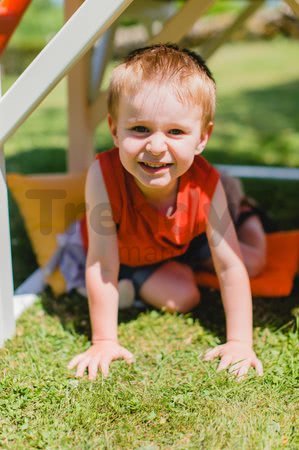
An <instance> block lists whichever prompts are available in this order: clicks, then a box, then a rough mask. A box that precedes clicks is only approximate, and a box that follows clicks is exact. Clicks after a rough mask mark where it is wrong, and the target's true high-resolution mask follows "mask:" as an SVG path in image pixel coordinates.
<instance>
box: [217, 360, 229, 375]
mask: <svg viewBox="0 0 299 450" xmlns="http://www.w3.org/2000/svg"><path fill="white" fill-rule="evenodd" d="M231 362H232V357H231V356H223V357H222V358H221V361H220V363H219V366H218V367H217V372H220V370H224V369H226V368H227V367H228V366H229V365H230V363H231Z"/></svg>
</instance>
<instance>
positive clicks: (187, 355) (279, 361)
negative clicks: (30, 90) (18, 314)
mask: <svg viewBox="0 0 299 450" xmlns="http://www.w3.org/2000/svg"><path fill="white" fill-rule="evenodd" d="M277 55H279V57H278V56H277ZM210 66H211V69H212V71H213V72H214V75H215V77H216V80H217V83H218V92H219V96H218V112H217V118H216V127H215V133H214V135H213V137H212V139H211V142H210V144H209V147H208V148H207V150H206V152H205V156H206V157H207V158H208V159H209V160H210V161H212V162H218V163H236V164H241V163H250V164H271V165H285V166H292V167H295V166H297V167H298V166H299V153H298V148H299V126H298V124H299V109H298V98H299V76H298V74H299V59H298V42H295V41H293V42H291V41H286V40H284V39H278V40H276V41H273V42H254V43H250V44H249V43H246V44H244V43H240V44H234V45H227V46H226V47H224V48H223V49H221V50H220V51H219V53H217V54H216V55H215V57H214V58H212V59H211V62H210ZM12 81H13V80H12V79H5V89H6V88H7V87H8V86H9V85H10V83H11V82H12ZM64 105H65V85H64V83H63V82H62V83H61V84H60V85H59V86H58V87H57V88H56V89H55V90H54V92H53V93H52V94H51V95H50V96H49V97H48V98H47V100H45V101H44V102H43V104H42V105H41V107H40V108H39V109H38V110H37V111H36V112H35V113H34V114H32V116H31V117H30V118H29V119H28V121H27V122H26V123H25V124H24V125H23V126H22V127H21V128H20V129H19V130H18V131H17V132H16V133H15V135H14V136H13V137H12V138H11V139H10V140H9V141H8V142H7V144H6V157H7V159H6V162H7V170H8V171H17V172H22V173H30V172H55V171H64V170H65V148H66V145H67V140H66V118H65V113H64V110H63V107H64ZM110 145H111V141H110V138H109V136H108V133H107V128H106V126H105V125H104V126H101V127H100V130H99V132H98V134H97V148H98V149H99V150H104V149H105V148H107V146H110ZM245 184H246V190H247V191H248V192H249V193H250V194H251V195H253V196H255V197H256V198H257V199H258V200H259V201H260V203H261V205H262V206H264V207H265V208H266V209H267V210H268V211H269V213H270V214H271V215H272V217H273V218H274V220H275V221H276V223H277V226H278V228H281V229H282V228H283V229H292V228H299V212H298V200H297V193H298V188H299V182H282V181H280V182H278V181H273V180H269V181H258V182H256V180H247V181H246V183H245ZM10 206H11V210H10V211H11V233H12V252H13V262H14V276H15V284H16V286H17V285H18V284H19V283H20V282H21V281H22V280H23V279H24V278H25V277H26V276H28V275H29V274H30V273H31V272H32V270H33V269H34V268H35V266H36V263H35V259H34V256H33V254H32V251H31V247H30V244H29V242H28V239H27V236H26V233H25V229H24V226H23V224H22V220H21V218H20V216H19V214H18V211H17V208H16V205H15V204H14V202H13V200H12V199H11V198H10ZM202 294H203V295H202V297H203V300H202V303H201V304H200V306H199V307H198V308H197V310H196V311H195V312H194V314H192V315H191V314H190V315H186V316H183V315H170V314H165V313H162V312H157V311H155V310H152V309H148V310H146V311H144V312H140V311H138V310H135V309H133V310H130V311H127V312H122V313H121V314H120V317H119V322H120V327H119V330H120V340H121V342H122V343H123V345H124V346H126V347H127V348H128V349H130V350H131V351H132V352H133V353H134V354H135V356H136V363H135V364H134V365H133V366H131V367H129V368H128V367H127V366H126V364H125V363H124V362H117V363H114V364H113V366H112V370H111V375H110V377H109V378H108V379H107V380H105V381H104V380H102V378H101V377H99V378H98V380H97V381H95V382H93V383H90V382H88V381H87V380H82V381H78V380H76V379H74V378H73V377H72V374H71V373H70V372H69V371H68V370H67V369H66V365H67V363H68V361H69V360H70V358H71V357H72V356H73V355H74V354H76V353H78V352H80V351H82V350H84V349H86V348H87V347H88V345H89V344H88V338H89V333H90V331H89V321H88V311H87V305H86V302H85V301H84V300H83V299H82V298H81V297H79V296H77V295H75V294H74V295H71V296H61V297H59V298H58V299H55V298H53V295H52V294H51V292H50V291H47V292H45V293H44V294H43V295H42V296H41V299H40V301H39V303H38V304H36V305H35V306H34V307H32V308H31V309H30V310H28V311H27V312H26V313H25V314H24V315H23V316H22V318H21V319H20V320H19V321H18V326H17V335H16V337H15V338H14V339H12V340H11V341H9V342H7V344H6V346H5V348H4V349H1V350H0V374H1V376H0V393H1V395H0V448H3V449H23V448H24V449H32V448H40V449H51V450H52V449H78V450H79V449H80V450H81V449H102V448H103V449H131V448H132V449H140V450H141V449H142V450H156V449H157V450H158V449H186V448H188V449H208V450H215V449H236V450H239V449H244V450H245V449H246V450H247V449H252V450H256V449H257V450H259V449H260V450H264V449H281V448H285V449H290V450H293V449H296V448H299V432H298V430H299V419H298V417H299V414H298V409H299V395H298V381H299V379H298V374H299V357H298V353H299V352H298V330H299V308H298V297H299V282H298V280H296V283H295V287H294V291H293V293H292V295H291V296H290V297H288V298H279V299H261V298H258V299H255V300H254V339H255V348H256V351H257V353H258V356H259V357H260V358H261V359H262V361H263V363H264V371H265V375H264V377H263V378H257V377H255V376H254V374H253V372H252V373H251V374H250V376H249V377H248V378H247V379H246V380H245V381H243V382H242V383H236V382H235V381H234V380H233V379H232V378H231V377H230V376H229V375H228V374H227V373H217V372H216V370H215V369H216V366H217V364H216V363H203V362H202V361H201V359H200V355H201V354H202V353H203V352H204V351H205V349H207V348H208V347H209V346H213V345H215V344H217V343H219V342H223V340H224V336H225V328H224V315H223V310H222V306H221V301H220V298H219V294H218V293H215V292H212V291H209V290H204V291H203V292H202Z"/></svg>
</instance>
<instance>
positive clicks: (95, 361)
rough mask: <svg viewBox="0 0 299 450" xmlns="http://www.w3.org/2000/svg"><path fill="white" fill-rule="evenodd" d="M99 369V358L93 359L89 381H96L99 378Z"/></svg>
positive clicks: (89, 371)
mask: <svg viewBox="0 0 299 450" xmlns="http://www.w3.org/2000/svg"><path fill="white" fill-rule="evenodd" d="M98 368H99V359H98V358H93V359H92V360H91V361H90V363H89V366H88V379H89V380H95V379H96V377H97V373H98Z"/></svg>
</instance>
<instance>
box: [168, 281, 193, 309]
mask: <svg viewBox="0 0 299 450" xmlns="http://www.w3.org/2000/svg"><path fill="white" fill-rule="evenodd" d="M199 301H200V292H199V290H198V288H197V286H196V285H195V284H190V285H188V286H187V285H185V286H182V287H181V289H179V290H178V291H177V294H176V295H175V296H173V298H170V299H169V300H167V302H166V305H165V306H166V309H167V310H168V311H170V312H178V313H187V312H189V311H191V310H192V309H193V308H195V307H196V306H197V305H198V304H199Z"/></svg>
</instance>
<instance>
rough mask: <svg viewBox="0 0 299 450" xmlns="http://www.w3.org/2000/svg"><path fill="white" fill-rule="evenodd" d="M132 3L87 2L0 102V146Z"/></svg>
mask: <svg viewBox="0 0 299 450" xmlns="http://www.w3.org/2000/svg"><path fill="white" fill-rule="evenodd" d="M132 1H133V0H101V1H99V0H85V2H84V3H83V4H82V6H81V7H80V8H79V9H78V10H77V11H76V12H75V14H74V15H73V16H72V17H71V18H70V20H69V21H68V22H67V23H66V24H65V25H64V26H63V27H62V29H61V30H60V31H59V32H58V33H57V34H56V36H55V37H54V38H53V39H52V40H51V41H50V42H49V44H48V45H47V46H46V47H45V48H44V49H43V51H42V52H41V53H40V54H39V55H38V56H37V57H36V58H35V60H34V61H33V62H32V63H31V64H30V66H29V67H28V68H27V69H26V70H25V72H24V73H23V74H22V75H21V77H20V78H19V79H18V80H17V81H16V82H15V83H14V85H13V86H12V87H11V88H10V89H9V90H8V91H7V92H6V94H5V95H4V96H3V97H2V99H1V100H0V144H1V143H4V142H5V140H6V139H7V138H8V137H9V136H10V135H11V134H12V133H13V132H14V131H15V130H16V129H17V128H18V127H19V126H20V125H21V123H22V122H23V121H24V120H25V119H26V118H27V117H28V116H29V115H30V113H31V112H32V111H33V110H34V109H35V108H36V107H37V106H38V104H39V103H40V102H41V101H42V100H43V99H44V98H45V97H46V96H47V94H48V93H49V92H50V91H51V90H52V89H53V88H54V86H55V85H56V84H57V83H58V82H59V81H60V80H61V79H62V78H63V76H64V75H65V74H66V73H67V72H68V71H69V70H70V68H71V67H72V66H73V65H74V64H75V63H76V62H77V61H78V60H79V59H80V58H81V57H82V55H83V54H84V53H85V52H86V51H87V50H88V49H89V48H90V47H91V46H92V45H93V44H94V43H95V42H96V41H97V40H98V39H99V37H100V36H101V35H102V34H103V33H104V32H105V31H106V30H107V29H108V28H109V27H110V25H111V24H112V23H113V22H114V21H115V20H116V19H117V18H118V17H119V16H120V14H121V13H122V12H123V11H124V10H125V9H126V7H127V6H128V5H129V4H130V3H132ZM82 151H84V149H82Z"/></svg>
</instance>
